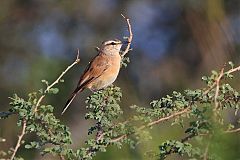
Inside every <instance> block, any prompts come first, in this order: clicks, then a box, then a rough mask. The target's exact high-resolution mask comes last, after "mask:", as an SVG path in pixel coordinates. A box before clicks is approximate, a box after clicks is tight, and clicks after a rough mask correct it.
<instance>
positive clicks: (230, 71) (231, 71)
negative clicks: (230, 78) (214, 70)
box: [203, 66, 240, 94]
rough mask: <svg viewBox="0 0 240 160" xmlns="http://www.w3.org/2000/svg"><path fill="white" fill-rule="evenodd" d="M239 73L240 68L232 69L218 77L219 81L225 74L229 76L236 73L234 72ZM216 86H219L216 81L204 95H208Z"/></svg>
mask: <svg viewBox="0 0 240 160" xmlns="http://www.w3.org/2000/svg"><path fill="white" fill-rule="evenodd" d="M237 71H240V66H238V67H236V68H232V69H230V70H229V71H227V72H225V73H224V74H222V75H221V74H220V75H221V76H219V77H217V79H219V81H220V80H221V79H222V77H223V76H224V75H225V74H227V75H228V74H231V73H234V72H237ZM216 85H217V82H216V81H215V82H214V83H213V84H212V85H211V86H210V87H209V88H208V89H207V90H206V91H205V92H204V93H203V94H208V93H209V92H210V91H211V90H212V89H213V88H214V87H215V86H216Z"/></svg>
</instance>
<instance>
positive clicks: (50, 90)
mask: <svg viewBox="0 0 240 160" xmlns="http://www.w3.org/2000/svg"><path fill="white" fill-rule="evenodd" d="M48 92H49V93H52V94H57V93H58V92H59V89H58V88H50V89H49V91H48Z"/></svg>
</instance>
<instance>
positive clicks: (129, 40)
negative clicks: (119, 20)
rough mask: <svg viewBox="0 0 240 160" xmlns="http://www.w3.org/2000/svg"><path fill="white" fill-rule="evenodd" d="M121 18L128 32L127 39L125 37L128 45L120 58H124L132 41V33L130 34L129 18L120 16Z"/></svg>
mask: <svg viewBox="0 0 240 160" xmlns="http://www.w3.org/2000/svg"><path fill="white" fill-rule="evenodd" d="M121 16H122V17H123V18H124V19H125V21H126V22H127V25H128V32H129V37H127V41H128V45H127V47H126V49H125V50H124V51H123V53H122V57H124V56H125V55H126V54H127V53H128V52H129V50H130V46H131V43H132V39H133V33H132V27H131V24H130V20H129V18H127V17H125V16H124V15H123V14H121Z"/></svg>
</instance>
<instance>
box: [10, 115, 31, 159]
mask: <svg viewBox="0 0 240 160" xmlns="http://www.w3.org/2000/svg"><path fill="white" fill-rule="evenodd" d="M22 123H23V126H22V132H21V134H20V135H19V136H18V141H17V144H16V146H15V148H14V150H13V153H12V156H11V158H10V160H13V159H14V157H15V155H16V153H17V151H18V148H19V147H20V145H21V142H22V139H23V136H24V135H25V130H26V126H27V121H26V120H25V119H24V120H23V122H22Z"/></svg>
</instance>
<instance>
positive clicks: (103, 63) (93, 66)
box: [78, 54, 109, 88]
mask: <svg viewBox="0 0 240 160" xmlns="http://www.w3.org/2000/svg"><path fill="white" fill-rule="evenodd" d="M108 67H109V59H108V58H107V56H105V55H104V54H99V55H97V56H96V57H95V58H94V59H93V60H92V61H91V62H90V64H89V65H88V66H87V68H86V69H85V71H84V73H83V75H82V76H81V78H80V80H79V82H78V88H84V86H86V85H87V84H89V83H91V82H92V81H93V80H95V79H96V78H98V77H99V76H101V75H102V74H103V73H104V72H105V71H106V70H107V69H108Z"/></svg>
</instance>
